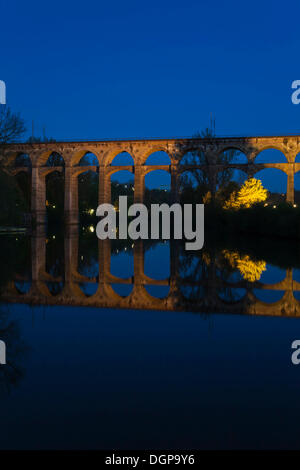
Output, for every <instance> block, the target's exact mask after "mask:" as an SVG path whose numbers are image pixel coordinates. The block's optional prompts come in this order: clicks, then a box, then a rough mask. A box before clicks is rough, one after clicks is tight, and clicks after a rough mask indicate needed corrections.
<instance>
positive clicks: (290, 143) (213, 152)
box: [0, 136, 300, 224]
mask: <svg viewBox="0 0 300 470" xmlns="http://www.w3.org/2000/svg"><path fill="white" fill-rule="evenodd" d="M229 149H235V150H238V151H240V152H243V153H244V154H245V156H246V158H247V161H246V163H228V164H226V165H224V164H219V163H218V156H219V155H220V154H221V153H222V152H224V151H226V150H229ZM266 149H276V150H279V151H281V152H282V153H283V154H284V156H285V158H286V161H285V162H283V163H275V162H274V163H256V162H255V160H256V157H257V155H258V154H259V153H260V152H262V151H263V150H266ZM194 150H199V151H202V152H203V153H204V154H205V157H206V159H205V161H206V164H205V165H195V164H194V165H182V164H180V160H181V158H182V157H183V156H184V155H185V154H186V153H187V152H189V151H194ZM157 151H164V152H166V154H167V155H168V156H169V158H170V164H169V165H147V164H146V160H147V158H148V156H150V155H151V154H152V153H154V152H157ZM53 152H56V153H58V154H60V155H61V156H62V158H63V159H64V163H65V167H64V168H63V167H54V166H52V167H50V166H46V162H47V159H48V158H49V156H50V155H51V154H52V153H53ZM122 152H128V153H129V154H130V155H131V156H132V158H133V161H134V165H132V166H112V165H111V163H112V161H113V159H114V158H115V157H116V156H117V155H118V154H120V153H122ZM299 152H300V136H274V137H227V138H221V137H214V138H189V139H148V140H122V141H121V140H119V141H118V140H112V141H97V142H96V141H94V142H47V143H18V144H17V143H15V144H6V145H2V146H0V157H1V160H2V165H3V166H5V167H7V169H10V171H12V172H13V173H14V174H16V173H18V172H22V171H23V172H28V173H31V210H32V213H33V215H34V217H35V219H36V221H37V223H38V224H43V223H44V222H45V215H46V179H45V178H46V175H47V174H49V173H51V172H54V171H60V172H61V171H64V174H65V196H64V197H65V203H64V211H65V222H66V223H67V224H76V223H77V222H78V178H77V177H78V175H79V174H80V173H83V172H85V171H87V170H93V171H96V172H97V173H98V175H99V198H98V200H99V204H101V203H104V202H110V176H111V175H112V174H113V173H115V172H118V171H120V170H129V171H130V172H132V173H134V199H135V202H143V200H144V189H145V175H146V174H147V173H149V172H151V171H154V170H157V169H161V170H166V171H167V172H169V173H170V175H171V196H172V200H173V201H174V202H175V201H176V200H178V185H179V177H180V175H181V173H183V172H184V171H187V170H193V169H196V168H199V169H203V170H206V171H208V172H210V174H211V176H212V179H213V180H215V181H216V176H217V173H218V172H219V171H222V170H223V169H225V168H235V169H239V170H242V171H244V172H245V173H246V174H247V175H248V177H252V176H254V175H255V174H256V173H257V172H258V171H260V170H262V169H265V168H276V169H279V170H281V171H282V172H284V173H285V174H286V175H287V189H286V200H287V201H288V202H290V203H293V202H294V175H295V173H296V172H297V171H300V163H297V162H296V161H295V160H296V156H297V154H298V153H299ZM87 153H92V154H94V155H95V156H96V158H97V159H98V164H99V166H78V163H79V161H80V159H81V158H82V157H83V156H84V155H86V154H87ZM20 154H27V155H29V157H30V160H31V165H32V167H31V168H29V167H15V166H14V162H15V159H16V157H17V156H18V155H20Z"/></svg>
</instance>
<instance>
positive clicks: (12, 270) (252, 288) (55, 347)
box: [0, 234, 300, 449]
mask: <svg viewBox="0 0 300 470" xmlns="http://www.w3.org/2000/svg"><path fill="white" fill-rule="evenodd" d="M71 238H72V242H71V245H70V242H69V241H68V238H66V237H61V236H59V235H57V234H56V235H53V234H52V235H50V234H47V235H45V236H44V235H42V236H38V237H31V238H30V237H20V236H16V237H15V236H14V237H5V238H3V237H2V239H1V240H0V243H1V244H2V252H3V253H4V254H3V255H2V256H3V259H2V270H1V286H2V292H3V294H2V297H3V298H2V305H1V313H0V339H4V340H5V342H6V344H7V360H8V364H7V365H6V366H0V395H1V427H0V448H1V449H49V448H50V449H101V448H106V449H126V448H141V449H151V448H168V449H183V448H185V449H194V448H197V449H198V448H199V449H215V448H300V437H299V431H298V421H299V419H300V406H299V392H300V365H299V366H298V367H297V366H294V365H293V364H292V362H291V352H292V350H291V343H292V341H293V340H294V339H298V338H300V318H297V315H298V311H299V310H298V300H297V298H298V297H299V296H298V291H297V288H298V286H297V280H299V281H300V274H299V273H300V271H299V270H298V261H297V259H298V255H295V260H294V263H293V264H294V265H293V266H292V265H290V266H284V265H283V264H282V263H279V265H280V266H278V265H276V263H270V262H269V259H267V260H265V259H263V258H261V257H253V254H252V253H251V255H249V254H247V252H245V251H243V252H239V251H236V250H232V249H231V250H229V249H224V248H222V249H212V250H207V251H205V250H204V251H202V252H200V253H197V254H195V253H186V252H184V251H183V250H182V248H181V247H180V246H177V245H176V246H175V247H174V246H173V245H170V244H169V243H166V242H159V243H157V244H156V245H153V246H144V247H143V250H142V253H144V255H142V258H143V259H142V261H141V255H140V253H141V251H140V247H139V248H138V249H137V246H132V245H131V244H128V245H123V246H122V245H121V244H118V243H117V242H114V243H111V246H110V253H107V249H106V248H105V249H104V251H103V253H104V256H102V255H103V253H102V255H101V250H102V247H101V246H99V243H98V240H97V239H96V237H95V235H94V234H88V235H83V236H81V235H80V236H79V237H76V236H75V237H74V236H73V237H71ZM70 246H71V252H69V255H70V253H71V255H72V256H69V258H68V255H67V253H68V249H69V248H70ZM43 247H44V248H43ZM74 247H75V248H74ZM37 248H38V256H37V252H36V251H34V250H35V249H37ZM105 250H106V251H105ZM136 250H137V251H136ZM99 253H100V254H99ZM101 256H102V257H101ZM43 257H44V258H45V259H43ZM274 258H276V259H277V257H276V256H275V257H274ZM70 259H71V261H70ZM108 259H109V260H110V263H108V268H107V266H106V267H105V269H104V265H105V264H106V265H107V260H108ZM74 260H75V263H74ZM68 263H69V264H68ZM141 263H142V264H141ZM137 265H138V268H137V267H136V266H137ZM70 266H71V267H72V266H73V267H74V266H75V268H76V269H75V272H74V271H72V269H71V268H70ZM141 266H143V271H144V272H143V276H144V277H143V276H141V274H140V271H139V269H140V267H141ZM107 269H108V271H107ZM112 276H114V277H112ZM145 276H147V277H145ZM100 284H101V289H103V290H101V292H106V294H105V296H103V295H102V294H101V295H102V297H101V296H100V297H99V296H98V297H97V292H99V285H100ZM74 286H76V288H75V287H74ZM136 286H138V287H136ZM274 286H275V287H274ZM141 288H142V289H144V290H145V291H146V292H147V295H146V297H145V299H146V300H144V297H143V295H142V294H139V293H140V292H142V291H141V290H139V289H141ZM134 289H137V290H136V292H137V293H138V295H137V297H133V292H135V290H134ZM299 292H300V291H299ZM130 296H132V297H130ZM150 296H151V297H150ZM284 296H285V297H284ZM94 298H95V300H93V299H94ZM118 298H119V299H120V300H119V301H118ZM130 298H132V299H133V300H130V301H129V300H128V299H130ZM151 298H152V299H153V301H151ZM126 299H127V300H126ZM149 299H150V301H149ZM168 299H169V300H168ZM41 302H42V304H41ZM101 302H102V303H103V306H100V305H101ZM126 302H128V303H127V304H126ZM143 302H144V303H145V305H146V304H147V308H136V307H138V306H139V305H143ZM149 302H150V303H149ZM151 302H152V303H153V305H152V304H151ZM87 303H89V305H87ZM118 304H119V305H120V306H121V307H122V308H120V307H119V308H118ZM110 305H113V308H110ZM221 305H223V307H222V309H220V308H221V307H220V306H221ZM151 306H152V308H151ZM159 306H161V308H159Z"/></svg>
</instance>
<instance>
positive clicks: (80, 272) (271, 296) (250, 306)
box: [2, 227, 300, 317]
mask: <svg viewBox="0 0 300 470" xmlns="http://www.w3.org/2000/svg"><path fill="white" fill-rule="evenodd" d="M17 242H18V240H16V243H17ZM26 263H27V264H26V267H25V268H24V269H23V274H20V273H19V274H17V273H13V275H12V276H11V278H10V279H9V281H8V282H7V283H6V286H5V289H4V290H3V294H2V299H3V300H4V301H5V302H13V303H19V302H21V303H28V304H41V305H45V304H46V305H74V306H93V307H100V308H101V307H105V308H134V309H158V310H174V311H176V310H184V311H195V312H216V313H222V312H224V313H243V314H257V315H271V316H296V317H297V316H299V315H300V303H299V300H298V299H299V295H298V294H299V292H300V283H299V282H297V280H296V279H294V277H295V276H294V275H293V268H292V267H289V268H287V269H285V270H284V271H283V270H280V271H281V272H280V276H279V278H278V276H276V268H275V267H274V266H271V265H268V264H267V263H266V261H264V260H263V259H255V258H253V257H252V256H250V255H248V254H245V253H244V254H241V253H239V252H238V251H235V250H229V249H220V250H219V251H218V250H217V251H213V252H212V251H206V250H205V249H203V250H201V251H199V252H195V251H185V249H184V244H181V243H180V242H178V241H170V242H169V241H160V242H157V243H153V242H150V241H149V242H142V241H140V240H138V241H135V242H132V241H129V240H126V241H124V240H123V241H118V240H105V241H100V240H98V239H97V238H96V235H95V233H89V228H86V229H85V231H80V233H79V230H78V228H77V227H73V228H72V229H69V231H68V233H66V234H65V235H64V236H63V237H62V236H59V235H53V234H52V235H49V234H46V233H45V232H44V231H43V230H42V229H41V230H40V231H39V232H37V233H35V234H34V235H33V236H32V237H31V260H29V257H27V259H26ZM295 272H296V271H295Z"/></svg>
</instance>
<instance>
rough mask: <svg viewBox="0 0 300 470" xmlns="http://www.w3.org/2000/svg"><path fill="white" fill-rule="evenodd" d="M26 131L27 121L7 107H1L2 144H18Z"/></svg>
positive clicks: (0, 140) (0, 134) (0, 132)
mask: <svg viewBox="0 0 300 470" xmlns="http://www.w3.org/2000/svg"><path fill="white" fill-rule="evenodd" d="M25 131H26V127H25V121H24V119H23V118H21V116H20V114H19V113H13V112H12V111H11V109H10V108H9V107H7V106H0V143H1V144H7V143H9V142H18V141H19V139H20V137H21V136H22V135H23V134H24V132H25Z"/></svg>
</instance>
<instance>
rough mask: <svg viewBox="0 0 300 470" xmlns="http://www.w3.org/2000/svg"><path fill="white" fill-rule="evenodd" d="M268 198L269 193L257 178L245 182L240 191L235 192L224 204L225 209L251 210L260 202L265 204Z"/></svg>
mask: <svg viewBox="0 0 300 470" xmlns="http://www.w3.org/2000/svg"><path fill="white" fill-rule="evenodd" d="M267 197H268V191H267V190H266V189H265V188H264V187H263V185H262V182H261V181H260V180H257V179H255V178H250V179H248V180H246V181H245V183H244V184H243V185H242V186H241V188H240V189H239V190H238V191H233V192H232V193H231V195H230V197H229V199H228V200H227V201H226V202H225V204H224V209H240V208H241V207H245V208H249V207H251V206H253V204H256V203H258V202H263V201H265V200H266V199H267Z"/></svg>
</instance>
